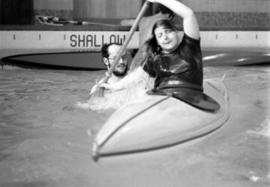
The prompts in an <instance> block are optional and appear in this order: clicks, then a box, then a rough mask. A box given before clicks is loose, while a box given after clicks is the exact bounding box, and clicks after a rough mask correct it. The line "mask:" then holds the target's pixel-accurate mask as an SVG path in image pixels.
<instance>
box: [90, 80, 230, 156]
mask: <svg viewBox="0 0 270 187" xmlns="http://www.w3.org/2000/svg"><path fill="white" fill-rule="evenodd" d="M204 91H205V93H206V94H207V95H209V96H210V97H212V98H213V99H215V100H216V101H217V102H218V103H219V104H220V106H221V107H220V109H219V110H218V111H216V112H207V111H204V110H200V109H197V108H195V107H192V106H191V105H189V104H187V103H185V102H182V101H180V100H177V99H175V98H172V97H169V96H158V95H151V96H150V95H149V96H146V97H145V98H143V99H140V100H138V101H133V102H130V103H129V104H127V105H125V106H122V107H121V108H120V109H118V110H117V111H115V112H114V113H113V114H112V115H111V116H110V118H109V119H108V120H107V122H106V123H105V124H104V126H103V127H102V128H101V129H100V131H99V132H98V134H97V136H96V138H95V140H94V144H93V147H92V156H93V158H94V159H95V160H96V159H98V157H99V156H106V155H114V154H123V153H132V152H139V151H149V150H152V149H158V148H163V147H167V146H172V145H175V144H179V143H183V142H186V141H189V140H192V139H195V138H198V137H202V136H204V135H207V134H209V133H211V132H213V131H215V130H216V129H218V128H220V127H221V126H222V125H223V124H224V123H225V122H226V121H227V120H228V119H229V115H230V114H229V96H228V93H227V90H226V87H225V85H224V83H223V81H218V80H211V81H210V80H209V81H205V82H204Z"/></svg>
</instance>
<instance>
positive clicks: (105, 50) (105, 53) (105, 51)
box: [101, 42, 122, 58]
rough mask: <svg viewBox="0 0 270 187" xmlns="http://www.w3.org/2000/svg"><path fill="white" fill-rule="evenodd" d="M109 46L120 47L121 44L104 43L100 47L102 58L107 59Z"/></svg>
mask: <svg viewBox="0 0 270 187" xmlns="http://www.w3.org/2000/svg"><path fill="white" fill-rule="evenodd" d="M111 45H119V46H121V45H122V44H121V43H117V42H111V43H105V44H103V45H102V47H101V55H102V57H103V58H109V51H108V49H109V47H110V46H111Z"/></svg>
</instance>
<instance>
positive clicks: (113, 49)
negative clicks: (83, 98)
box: [90, 43, 129, 95]
mask: <svg viewBox="0 0 270 187" xmlns="http://www.w3.org/2000/svg"><path fill="white" fill-rule="evenodd" d="M120 48H121V44H119V43H109V44H104V45H103V46H102V48H101V54H102V59H103V63H104V64H105V65H106V67H107V70H109V69H110V68H111V66H112V65H113V63H114V61H115V59H116V57H117V55H118V52H119V51H120ZM128 60H129V55H128V54H127V53H126V54H124V55H123V56H122V57H121V58H120V60H119V61H118V63H117V65H116V66H115V67H114V69H113V71H112V76H111V77H110V78H109V80H108V81H107V82H108V83H115V82H118V81H119V80H121V79H122V78H123V77H124V76H126V74H127V72H128ZM98 85H99V83H97V84H96V85H94V86H93V87H92V89H91V91H90V95H92V94H94V93H95V92H96V91H97V90H98V89H99V87H98Z"/></svg>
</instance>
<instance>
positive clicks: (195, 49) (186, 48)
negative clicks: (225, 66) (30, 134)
mask: <svg viewBox="0 0 270 187" xmlns="http://www.w3.org/2000/svg"><path fill="white" fill-rule="evenodd" d="M143 69H144V70H145V71H146V72H148V73H149V74H150V76H152V77H155V78H156V80H155V86H154V89H153V90H151V91H150V92H149V94H157V95H171V96H173V97H175V98H177V99H180V100H182V101H185V102H187V103H189V104H191V105H193V106H195V107H197V108H200V109H204V110H208V111H216V110H218V109H219V105H218V104H217V102H215V101H214V100H213V99H212V98H210V97H209V96H207V95H205V94H204V93H203V86H202V84H203V69H202V53H201V47H200V40H195V39H193V38H191V37H189V36H188V35H186V34H184V37H183V39H182V42H181V43H180V45H179V47H178V48H177V49H176V50H174V51H173V52H171V53H169V54H160V55H157V56H156V57H155V58H154V59H152V58H149V59H148V61H147V63H146V64H145V65H144V67H143Z"/></svg>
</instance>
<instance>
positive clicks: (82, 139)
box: [0, 66, 270, 186]
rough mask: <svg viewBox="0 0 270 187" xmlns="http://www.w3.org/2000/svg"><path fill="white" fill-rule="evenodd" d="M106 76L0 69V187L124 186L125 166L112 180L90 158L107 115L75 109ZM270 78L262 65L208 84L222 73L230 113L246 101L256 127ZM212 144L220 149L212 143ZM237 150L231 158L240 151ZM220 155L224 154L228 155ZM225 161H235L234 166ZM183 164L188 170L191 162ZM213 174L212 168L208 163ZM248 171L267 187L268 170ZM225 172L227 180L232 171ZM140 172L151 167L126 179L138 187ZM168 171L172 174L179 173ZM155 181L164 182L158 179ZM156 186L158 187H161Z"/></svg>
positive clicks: (212, 72) (213, 70) (234, 70)
mask: <svg viewBox="0 0 270 187" xmlns="http://www.w3.org/2000/svg"><path fill="white" fill-rule="evenodd" d="M103 73H104V72H103V71H101V72H99V71H96V72H94V71H93V72H90V71H66V70H65V71H61V70H46V69H45V70H44V69H43V70H38V69H22V68H16V67H15V68H12V67H5V68H4V69H3V70H2V71H1V72H0V186H104V185H106V182H104V180H103V179H102V178H103V177H107V178H109V180H110V182H111V183H110V184H111V185H113V184H115V185H118V186H119V185H120V186H121V184H122V186H124V184H125V183H121V181H123V179H124V178H121V176H122V175H121V174H120V173H121V172H122V171H124V172H125V171H126V172H127V171H129V169H128V168H126V167H125V164H124V163H122V165H121V167H120V168H117V167H118V166H115V165H114V166H115V167H114V169H115V170H117V172H118V174H119V176H118V175H114V174H113V173H114V172H115V171H114V169H112V168H110V170H109V171H108V170H106V169H108V168H106V166H104V168H102V167H101V166H99V167H98V166H97V164H95V163H93V161H92V159H91V154H90V149H91V141H92V139H93V136H94V135H95V133H96V132H97V131H98V129H99V128H100V126H101V125H102V124H103V123H104V121H105V120H106V118H108V116H109V115H110V111H108V112H103V113H98V112H93V111H86V110H81V109H78V108H76V107H75V103H76V102H78V101H85V100H86V99H87V95H88V93H89V89H90V88H91V86H92V85H93V84H94V83H95V80H96V79H98V78H100V77H101V76H103ZM269 73H270V71H269V67H267V66H264V67H262V66H261V67H253V66H252V67H207V68H205V77H206V78H212V77H214V78H219V77H222V76H223V75H224V74H226V79H225V83H226V84H227V86H228V89H229V92H230V93H231V96H232V101H233V102H235V101H237V100H239V103H238V104H239V106H233V107H234V108H233V109H234V110H238V109H239V110H240V108H241V106H243V107H246V106H245V103H244V102H246V101H250V102H251V103H250V105H249V106H252V107H254V108H253V109H252V111H251V112H254V111H255V112H258V114H253V115H254V116H257V120H258V119H259V120H263V118H264V116H267V113H268V109H269V108H268V104H267V103H268V102H269V100H268V99H269V98H268V91H269V90H268V89H269ZM254 93H255V95H254ZM245 98H248V99H245ZM267 98H268V99H267ZM239 115H240V114H239ZM254 116H253V117H254ZM238 118H239V116H238ZM238 118H237V117H236V120H242V121H243V118H240V119H238ZM249 121H252V123H253V122H255V121H256V119H254V118H253V119H251V120H246V121H245V123H248V122H249ZM250 123H251V122H250ZM259 124H262V123H259ZM246 128H247V129H251V130H252V129H253V128H255V127H253V126H252V125H251V124H248V125H246V126H244V125H242V126H241V125H238V126H235V127H234V129H233V131H232V130H228V129H227V134H228V133H231V131H232V132H233V134H234V133H235V134H236V133H242V131H245V129H246ZM257 128H259V127H258V126H257ZM225 129H226V128H225ZM243 129H244V130H243ZM255 129H256V128H255ZM87 132H91V133H88V134H87ZM225 133H226V130H225ZM224 136H226V134H225V135H224ZM224 136H223V140H224V139H225V142H226V138H224ZM245 138H246V137H245ZM256 141H257V144H256ZM256 141H255V142H253V144H254V143H255V144H256V146H257V147H261V148H262V146H265V144H263V145H261V141H262V140H261V139H259V140H256ZM216 143H220V142H218V140H217V142H216ZM234 146H235V151H236V150H237V148H239V147H238V146H239V145H234ZM241 146H242V149H245V147H243V145H241ZM252 146H253V145H252ZM227 149H228V150H232V149H231V148H227ZM248 149H251V148H250V147H249V148H248ZM223 151H225V152H226V149H224V150H223ZM201 154H202V153H201ZM254 154H256V153H254ZM260 154H261V153H260ZM223 156H227V157H231V154H228V155H226V154H225V153H223ZM234 156H235V155H234ZM256 156H258V155H256ZM183 159H184V158H183ZM212 159H214V160H213V163H214V161H216V160H219V159H220V157H219V155H215V156H213V157H212ZM252 159H255V158H253V157H252ZM258 159H259V161H258V160H257V162H259V163H261V162H265V161H266V160H267V159H266V158H265V157H264V156H263V154H262V155H261V156H259V158H258ZM166 160H167V161H165V160H163V163H164V164H166V163H167V162H169V161H168V159H166ZM229 160H230V159H229ZM230 161H231V162H233V159H231V160H230ZM133 162H134V163H136V161H133ZM181 162H182V161H181ZM149 164H153V162H150V163H149ZM167 164H168V163H167ZM182 164H183V163H182ZM186 164H187V166H186V167H189V164H190V163H188V162H187V163H186ZM222 164H225V163H222ZM134 165H136V164H134ZM210 165H211V164H210ZM154 166H155V167H154V168H152V169H154V170H155V169H156V167H157V165H154ZM208 167H209V166H208ZM211 167H214V166H213V164H212V165H211ZM252 167H255V168H253V170H252V171H253V172H257V173H256V176H257V175H259V177H260V179H262V181H263V182H264V183H265V180H266V179H267V177H266V176H265V170H266V167H267V166H265V167H260V168H256V166H253V165H252ZM181 168H182V169H183V168H185V167H181ZM224 168H225V170H226V171H224V172H225V173H229V171H230V168H229V167H224ZM224 168H223V169H224ZM244 168H245V167H244ZM118 169H119V171H118ZM249 169H250V168H245V169H243V171H245V172H246V171H248V170H249ZM140 170H144V171H145V172H146V173H148V172H149V173H151V172H153V170H151V167H150V168H146V166H142V165H139V166H137V167H135V168H134V169H132V172H131V174H132V175H134V176H136V175H137V176H138V177H141V179H142V180H143V179H144V177H143V176H142V174H141V173H140V172H139V171H140ZM173 171H177V168H174V169H173ZM179 172H181V171H177V172H176V173H179ZM143 175H144V174H143ZM156 175H158V177H160V179H161V180H162V176H163V174H161V176H159V174H157V173H156ZM213 175H220V174H213ZM239 175H240V174H239ZM254 175H255V174H254ZM126 177H127V175H126ZM149 177H150V178H151V175H148V178H149ZM178 177H179V176H178ZM182 179H183V178H182ZM145 180H146V179H145ZM158 180H159V179H158V178H157V181H158ZM187 180H188V179H187ZM231 180H236V181H238V182H239V180H242V179H239V178H237V177H236V178H233V179H231ZM172 183H176V181H172ZM107 184H108V183H107ZM155 184H156V186H158V185H159V182H155ZM160 184H164V183H160ZM219 186H222V185H221V184H219ZM224 186H225V185H224Z"/></svg>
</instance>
